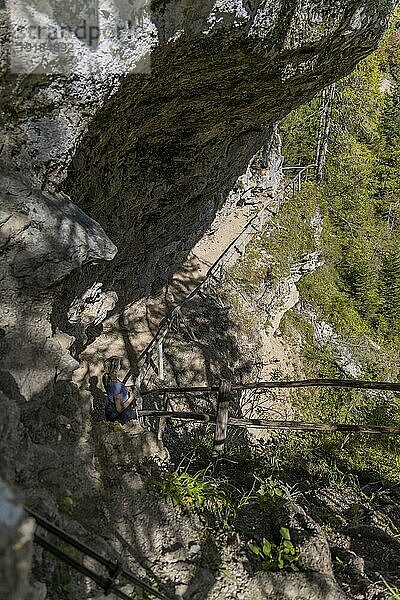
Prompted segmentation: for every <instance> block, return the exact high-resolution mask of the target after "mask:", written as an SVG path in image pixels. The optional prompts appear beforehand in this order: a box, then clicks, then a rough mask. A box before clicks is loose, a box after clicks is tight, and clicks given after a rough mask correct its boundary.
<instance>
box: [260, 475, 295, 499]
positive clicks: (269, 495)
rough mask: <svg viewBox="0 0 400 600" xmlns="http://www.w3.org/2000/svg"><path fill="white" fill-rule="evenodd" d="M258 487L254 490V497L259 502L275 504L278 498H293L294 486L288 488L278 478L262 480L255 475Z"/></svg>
mask: <svg viewBox="0 0 400 600" xmlns="http://www.w3.org/2000/svg"><path fill="white" fill-rule="evenodd" d="M256 481H258V482H259V483H260V487H259V488H258V489H257V490H256V498H257V499H258V501H259V502H260V503H261V504H275V503H276V502H278V501H279V500H289V499H291V498H293V492H294V488H290V487H289V486H287V485H286V484H285V483H283V482H282V481H280V480H279V479H273V478H272V477H268V479H265V480H262V479H260V478H259V477H256Z"/></svg>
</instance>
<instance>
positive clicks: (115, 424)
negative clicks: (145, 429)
mask: <svg viewBox="0 0 400 600" xmlns="http://www.w3.org/2000/svg"><path fill="white" fill-rule="evenodd" d="M107 427H109V428H110V429H112V430H113V431H115V433H122V432H123V431H124V428H123V427H122V425H121V423H120V422H119V421H112V422H111V421H107Z"/></svg>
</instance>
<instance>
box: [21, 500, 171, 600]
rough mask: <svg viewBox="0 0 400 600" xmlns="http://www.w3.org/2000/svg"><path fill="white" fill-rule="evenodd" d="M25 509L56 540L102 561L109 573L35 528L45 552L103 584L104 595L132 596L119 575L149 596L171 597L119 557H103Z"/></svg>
mask: <svg viewBox="0 0 400 600" xmlns="http://www.w3.org/2000/svg"><path fill="white" fill-rule="evenodd" d="M25 511H26V512H27V513H28V514H29V515H30V516H31V517H33V518H34V519H35V521H36V524H37V525H38V526H39V527H41V528H42V529H44V530H45V531H47V532H48V533H50V534H52V535H53V536H55V537H56V538H57V539H58V540H61V541H62V542H63V543H64V544H65V543H66V544H68V545H69V546H71V547H72V548H75V550H78V551H79V552H81V553H82V554H83V555H84V556H89V557H90V558H92V559H94V560H95V561H96V562H98V563H99V565H101V566H102V567H103V568H105V569H106V571H107V573H108V577H105V576H104V575H101V574H99V573H96V572H95V571H93V569H91V568H89V567H87V566H86V565H84V564H83V563H82V562H80V561H79V560H77V559H76V558H75V557H73V556H71V555H70V554H68V553H67V552H66V551H64V550H63V549H62V548H60V547H59V546H57V545H56V544H55V543H53V542H51V541H49V540H48V539H46V538H45V537H43V536H42V535H41V534H40V533H37V532H35V534H34V542H35V543H36V544H38V545H39V546H41V547H42V548H44V549H45V550H47V551H48V552H51V553H52V554H53V555H54V556H56V557H57V558H59V559H60V560H62V561H63V562H65V563H66V564H68V565H69V566H70V567H72V568H73V569H75V570H76V571H78V572H79V573H82V575H84V576H85V577H89V578H90V579H91V580H92V581H94V582H95V583H96V584H97V585H98V586H99V587H100V588H102V589H103V590H104V592H105V593H106V595H107V594H109V593H113V594H115V596H117V597H118V598H121V599H122V600H131V598H132V597H131V596H130V595H127V594H126V593H125V592H123V591H122V590H121V588H120V585H121V584H120V579H125V581H126V582H128V583H132V584H134V585H135V586H137V587H138V588H140V589H141V590H143V591H145V592H146V593H147V594H148V595H149V596H153V597H154V598H159V599H160V600H170V599H168V597H167V596H165V595H164V594H162V593H161V592H159V591H158V590H155V589H154V588H152V587H151V586H150V585H149V584H147V583H146V582H145V581H143V580H142V579H140V578H139V577H136V575H133V573H131V572H130V571H128V570H127V569H125V568H124V567H123V566H122V563H121V561H120V560H117V561H112V560H109V559H108V558H105V557H104V556H102V555H101V554H99V553H98V552H96V551H95V550H93V549H92V548H90V547H89V546H87V545H86V544H84V543H82V542H81V541H79V540H77V539H76V538H75V537H73V536H71V535H69V533H67V532H66V531H63V530H62V529H60V528H59V527H57V526H56V525H54V524H53V523H50V522H49V521H47V519H44V518H43V517H42V516H40V515H39V514H38V513H36V512H35V511H33V510H32V509H30V508H25Z"/></svg>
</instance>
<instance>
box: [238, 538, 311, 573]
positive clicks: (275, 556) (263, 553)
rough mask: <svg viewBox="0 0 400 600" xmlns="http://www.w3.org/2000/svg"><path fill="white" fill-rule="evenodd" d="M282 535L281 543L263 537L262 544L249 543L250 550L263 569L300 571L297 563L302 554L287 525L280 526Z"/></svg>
mask: <svg viewBox="0 0 400 600" xmlns="http://www.w3.org/2000/svg"><path fill="white" fill-rule="evenodd" d="M279 531H280V534H281V536H282V538H281V541H280V543H279V545H277V544H274V543H273V542H270V541H269V540H267V539H266V538H263V540H262V542H261V545H260V546H259V545H257V544H252V543H249V550H250V551H251V552H252V553H253V554H254V555H255V556H256V557H257V559H258V565H259V567H260V570H261V571H298V570H299V569H298V567H297V565H296V564H295V563H296V562H297V561H298V559H299V557H300V555H299V554H297V553H296V550H295V547H294V546H293V543H292V541H291V539H290V532H289V530H288V529H287V528H286V527H281V528H280V530H279Z"/></svg>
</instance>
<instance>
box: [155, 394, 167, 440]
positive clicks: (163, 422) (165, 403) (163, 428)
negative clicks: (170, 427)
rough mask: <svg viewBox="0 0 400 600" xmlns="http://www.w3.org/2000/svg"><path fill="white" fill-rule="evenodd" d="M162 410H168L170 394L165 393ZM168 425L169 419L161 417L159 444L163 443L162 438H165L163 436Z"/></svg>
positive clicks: (159, 422)
mask: <svg viewBox="0 0 400 600" xmlns="http://www.w3.org/2000/svg"><path fill="white" fill-rule="evenodd" d="M162 409H163V410H164V411H167V410H168V393H167V392H165V394H164V397H163V401H162ZM166 423H167V419H166V418H165V417H160V418H159V419H158V431H157V440H158V441H159V442H162V438H163V434H164V430H165V425H166Z"/></svg>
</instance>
